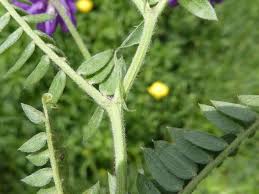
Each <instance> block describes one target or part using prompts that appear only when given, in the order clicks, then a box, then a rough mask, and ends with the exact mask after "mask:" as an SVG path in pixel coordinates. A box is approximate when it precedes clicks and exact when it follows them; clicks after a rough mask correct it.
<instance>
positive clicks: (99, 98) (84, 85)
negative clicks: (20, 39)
mask: <svg viewBox="0 0 259 194" xmlns="http://www.w3.org/2000/svg"><path fill="white" fill-rule="evenodd" d="M0 3H2V5H3V6H4V7H5V9H6V10H7V11H8V12H9V13H10V14H11V16H12V17H13V18H14V20H15V21H16V22H17V23H18V24H19V25H20V26H21V27H22V29H23V30H24V32H25V33H26V34H27V35H28V36H29V37H30V38H31V39H32V40H33V41H34V42H35V44H36V45H37V46H38V47H39V48H40V49H41V50H42V51H43V52H44V53H45V54H46V55H47V56H48V57H49V58H50V59H51V60H52V61H53V62H54V63H55V64H56V65H57V66H58V67H59V68H60V69H61V70H62V71H64V73H66V74H67V75H68V76H69V77H70V78H71V79H72V80H73V81H74V82H75V83H76V84H77V85H78V86H79V87H80V88H81V89H82V90H83V91H84V92H86V93H87V94H88V95H89V96H90V97H92V98H93V99H94V100H95V102H96V103H97V104H99V105H100V106H101V107H104V106H105V105H106V104H108V103H109V100H108V99H107V98H106V97H104V96H103V95H102V94H101V93H100V92H99V91H98V90H97V89H95V88H94V87H93V86H92V85H90V84H89V83H88V82H87V81H86V80H84V78H83V77H81V76H80V75H78V74H77V73H76V72H75V71H74V70H73V69H72V68H71V67H70V66H69V65H68V64H67V63H66V62H65V60H63V59H62V58H61V57H59V56H58V55H57V54H56V53H55V52H54V51H53V50H52V49H50V48H49V47H48V45H46V44H45V43H44V41H42V39H41V38H40V37H39V36H38V35H37V34H36V33H34V32H33V30H32V29H31V27H30V26H29V25H28V24H27V23H26V22H25V21H24V19H23V18H22V17H21V16H20V15H19V14H18V13H17V12H16V11H15V9H14V8H13V7H12V5H11V4H10V3H9V2H8V1H7V0H1V1H0Z"/></svg>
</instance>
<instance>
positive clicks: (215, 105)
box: [0, 0, 259, 194]
mask: <svg viewBox="0 0 259 194" xmlns="http://www.w3.org/2000/svg"><path fill="white" fill-rule="evenodd" d="M132 2H133V4H134V5H135V6H136V8H137V9H138V11H139V12H140V14H141V15H142V16H143V21H141V22H140V24H139V25H138V26H137V27H136V28H135V29H134V30H133V31H132V32H131V33H129V35H128V37H126V39H125V40H124V41H123V42H122V43H121V45H119V46H118V48H116V49H109V50H105V51H101V52H99V53H97V54H95V55H93V56H91V55H90V53H89V51H88V49H87V48H86V46H85V45H84V43H83V41H82V38H81V36H80V35H79V33H78V32H77V30H76V28H75V25H74V24H75V18H74V15H73V14H74V12H75V10H74V2H73V1H72V0H42V1H33V0H30V1H26V0H24V1H23V3H22V4H21V2H20V1H12V2H9V1H8V0H0V3H1V6H3V8H4V9H5V10H6V13H5V14H4V15H3V16H1V17H0V32H1V31H2V30H4V28H5V27H6V26H8V24H9V23H10V20H11V18H12V19H13V20H14V21H15V22H16V23H17V29H16V30H15V31H14V32H13V33H11V34H10V35H9V36H8V37H6V40H5V41H3V42H2V43H1V45H0V54H2V53H3V52H5V51H7V49H8V48H10V47H11V46H13V45H14V44H15V43H16V42H17V41H18V40H19V39H20V37H21V36H22V35H23V34H25V35H26V36H28V37H29V38H30V42H29V43H28V45H27V46H26V47H25V49H24V51H23V53H22V54H21V56H20V57H19V58H18V59H17V61H16V63H15V64H14V66H12V67H11V68H10V70H9V71H8V72H7V73H6V74H5V76H4V77H5V79H6V78H9V77H10V76H11V75H13V74H14V73H16V72H17V71H19V70H20V69H21V68H23V66H24V65H25V63H26V62H27V61H28V60H29V59H30V57H31V56H32V55H33V53H34V52H35V49H36V48H37V49H39V50H41V52H42V57H41V58H40V59H38V61H39V62H38V64H37V66H36V67H35V69H34V70H33V71H32V73H31V74H30V75H29V76H28V77H27V79H26V81H25V83H24V85H25V87H32V86H33V85H35V84H37V83H38V82H40V81H41V79H42V78H43V77H44V76H45V75H46V73H47V72H48V70H49V68H51V65H52V66H54V67H55V68H56V69H57V74H56V76H55V77H54V78H53V81H52V83H51V85H50V87H49V90H48V91H46V93H45V94H44V95H43V96H42V108H41V109H36V108H34V107H32V106H30V105H27V104H22V109H23V110H24V112H25V114H26V116H27V117H28V119H29V120H30V121H31V122H33V123H34V124H36V125H39V126H42V128H44V129H45V131H43V132H40V133H39V134H36V135H35V136H33V137H32V138H30V139H29V140H28V141H27V142H25V143H24V144H23V145H22V146H21V147H20V148H19V150H20V151H22V152H25V153H28V155H27V156H26V158H27V159H28V160H29V161H30V162H31V163H32V164H34V165H35V166H37V167H39V169H38V170H36V171H35V172H34V173H33V174H31V175H29V176H27V177H25V178H23V179H22V181H23V182H25V183H26V184H28V185H31V186H34V187H38V188H39V191H38V194H47V193H52V194H54V193H55V194H64V193H67V191H66V190H65V185H64V178H65V177H63V176H62V173H61V171H60V168H59V166H60V162H62V161H59V158H58V156H57V152H58V150H57V148H56V147H55V142H54V138H53V129H52V128H51V119H50V116H49V113H50V112H51V111H52V109H53V108H54V107H55V105H56V104H57V103H58V101H59V99H60V98H61V97H62V94H63V91H64V88H65V86H66V79H67V78H70V79H71V80H72V81H73V82H74V83H75V84H76V85H77V86H78V87H79V88H80V89H82V90H83V91H84V92H85V94H86V95H88V96H90V97H91V98H92V99H93V101H94V102H95V103H96V105H97V107H96V111H95V112H94V114H93V116H92V117H91V119H90V121H89V127H88V131H87V133H86V135H85V137H84V141H87V140H88V139H89V138H91V137H92V136H93V134H94V133H95V132H96V130H97V129H98V126H99V124H100V122H101V120H102V119H103V115H104V114H107V115H108V117H109V120H110V123H111V130H112V135H113V144H114V158H115V169H114V175H112V174H109V175H108V177H109V188H106V189H105V190H102V189H101V186H100V184H99V183H97V184H96V185H94V186H93V187H91V188H90V189H88V190H86V191H85V192H83V193H85V194H100V193H103V192H104V193H110V194H127V193H132V191H130V190H129V188H128V186H127V181H128V174H127V166H128V163H127V145H126V136H125V126H126V125H125V123H124V112H125V111H128V108H127V105H126V101H127V95H128V94H129V92H130V89H131V88H132V86H133V84H134V81H135V79H136V76H137V75H138V73H139V71H140V69H141V67H142V65H143V63H144V60H145V57H146V54H147V52H148V49H149V47H150V43H151V39H152V36H153V33H154V29H155V28H156V27H158V26H157V21H158V19H159V17H160V16H161V15H162V12H163V10H164V9H165V7H166V5H167V4H168V1H167V0H149V1H142V0H132ZM215 2H220V1H216V0H215V1H208V0H179V1H177V2H176V1H175V2H174V3H175V5H176V4H179V5H181V6H182V7H184V8H186V9H187V10H188V11H190V12H191V13H193V14H194V15H196V16H198V17H200V18H204V19H208V20H217V16H216V13H215V10H214V8H213V4H214V3H215ZM171 3H172V2H171ZM32 10H33V11H32ZM34 24H37V26H36V27H38V29H39V30H41V31H39V30H34V27H35V26H34ZM57 24H61V26H62V29H64V30H66V31H67V30H69V31H70V33H71V35H72V36H73V38H74V40H75V44H77V45H78V48H79V50H80V52H81V54H82V56H83V57H84V60H83V61H82V63H81V64H80V66H79V67H78V68H77V69H76V70H74V69H72V68H71V66H70V65H69V62H68V59H67V57H66V55H65V53H64V52H63V51H62V50H60V49H59V48H58V47H57V46H56V43H55V40H53V38H52V37H51V36H49V35H51V34H53V32H54V31H55V28H56V27H57ZM42 31H43V32H42ZM44 32H45V33H44ZM135 45H138V48H137V50H136V52H135V55H134V56H133V57H132V60H131V63H130V65H129V66H127V65H126V64H127V62H126V61H125V60H124V57H123V54H122V52H121V51H122V50H125V49H127V48H128V47H132V46H135ZM239 100H240V102H241V104H243V105H241V104H233V103H228V102H222V101H211V104H212V105H200V107H201V110H202V111H203V113H204V115H205V116H206V118H207V119H208V120H209V121H210V122H212V123H213V124H215V126H217V127H218V128H219V129H220V130H221V134H222V136H216V135H213V134H209V133H205V132H201V131H197V130H188V129H176V128H172V127H169V128H168V131H169V134H170V135H171V138H172V140H171V141H164V140H160V141H155V142H154V148H143V153H144V158H145V161H146V166H147V169H148V171H149V172H145V173H144V174H143V173H142V174H141V173H140V174H139V175H138V178H137V182H136V185H137V188H138V192H139V193H140V194H159V193H179V194H188V193H192V192H193V191H194V190H195V188H196V187H197V185H198V184H199V183H200V182H201V181H202V180H203V179H204V178H206V176H207V175H208V174H209V173H210V172H211V171H212V170H213V169H215V168H217V167H218V166H219V165H220V164H221V163H222V162H223V161H224V160H225V159H226V158H227V157H229V156H233V155H235V154H236V152H237V150H238V147H239V145H240V144H241V143H242V142H243V141H245V140H246V139H247V138H248V137H252V136H253V134H254V133H255V132H256V130H257V129H258V125H259V121H258V118H257V113H256V112H255V110H256V108H257V107H258V106H259V96H256V95H242V96H239ZM249 107H251V108H249ZM53 122H55V121H53ZM56 141H57V140H56ZM56 143H58V142H56ZM48 161H49V164H47V163H48ZM52 180H53V183H54V184H53V183H51V182H52ZM50 185H52V186H50Z"/></svg>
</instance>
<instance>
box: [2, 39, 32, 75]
mask: <svg viewBox="0 0 259 194" xmlns="http://www.w3.org/2000/svg"><path fill="white" fill-rule="evenodd" d="M34 51H35V43H34V42H31V43H30V44H29V45H28V46H27V47H26V48H25V50H24V51H23V53H22V54H21V56H20V57H19V59H18V60H17V61H16V63H15V64H14V66H13V67H12V68H11V69H9V70H8V72H7V73H6V74H5V78H7V77H9V76H10V75H12V74H13V73H15V72H17V71H19V70H20V69H21V68H22V67H23V65H24V64H25V63H26V62H27V61H28V59H29V58H30V57H31V56H32V54H33V52H34Z"/></svg>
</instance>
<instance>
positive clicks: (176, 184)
mask: <svg viewBox="0 0 259 194" xmlns="http://www.w3.org/2000/svg"><path fill="white" fill-rule="evenodd" d="M143 152H144V157H145V161H146V164H147V167H148V169H149V172H150V173H151V175H152V177H153V178H154V179H155V180H156V181H157V182H158V183H159V184H160V185H161V186H162V187H163V188H164V189H165V190H167V191H171V192H176V191H180V190H181V189H182V188H183V184H184V182H183V180H181V179H179V178H177V177H176V176H175V175H173V174H171V173H169V172H168V171H167V169H166V168H165V166H164V165H163V164H162V162H161V161H160V159H159V156H158V155H157V153H156V152H155V151H154V150H152V149H150V148H145V149H144V151H143Z"/></svg>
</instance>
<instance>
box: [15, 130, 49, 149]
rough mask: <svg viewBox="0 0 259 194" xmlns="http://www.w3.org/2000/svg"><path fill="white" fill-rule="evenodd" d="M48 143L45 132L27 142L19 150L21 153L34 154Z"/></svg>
mask: <svg viewBox="0 0 259 194" xmlns="http://www.w3.org/2000/svg"><path fill="white" fill-rule="evenodd" d="M46 143H47V135H46V133H45V132H41V133H38V134H37V135H34V136H33V137H32V138H31V139H29V140H28V141H26V142H25V143H24V144H23V145H22V146H21V147H20V148H19V149H18V150H19V151H21V152H26V153H33V152H37V151H39V150H40V149H41V148H43V147H44V146H45V145H46Z"/></svg>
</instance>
